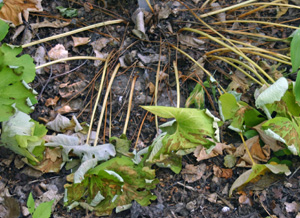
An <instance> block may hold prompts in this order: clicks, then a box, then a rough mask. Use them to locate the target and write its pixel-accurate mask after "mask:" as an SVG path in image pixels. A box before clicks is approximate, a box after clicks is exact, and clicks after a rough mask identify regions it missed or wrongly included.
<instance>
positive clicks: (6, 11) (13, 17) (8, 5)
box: [0, 0, 43, 26]
mask: <svg viewBox="0 0 300 218" xmlns="http://www.w3.org/2000/svg"><path fill="white" fill-rule="evenodd" d="M41 2H42V0H27V1H24V0H3V3H4V4H3V6H2V8H1V10H0V18H1V19H3V20H6V21H11V22H12V23H13V24H14V25H15V26H18V25H20V24H22V23H23V21H22V14H23V17H24V19H25V20H26V21H28V16H29V12H30V11H34V12H38V11H43V8H42V5H41Z"/></svg>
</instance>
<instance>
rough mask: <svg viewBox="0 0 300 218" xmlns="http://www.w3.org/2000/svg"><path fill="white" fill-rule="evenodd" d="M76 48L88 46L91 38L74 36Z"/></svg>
mask: <svg viewBox="0 0 300 218" xmlns="http://www.w3.org/2000/svg"><path fill="white" fill-rule="evenodd" d="M72 39H73V42H74V47H77V46H80V45H86V44H88V43H89V42H90V41H91V39H90V37H74V36H72Z"/></svg>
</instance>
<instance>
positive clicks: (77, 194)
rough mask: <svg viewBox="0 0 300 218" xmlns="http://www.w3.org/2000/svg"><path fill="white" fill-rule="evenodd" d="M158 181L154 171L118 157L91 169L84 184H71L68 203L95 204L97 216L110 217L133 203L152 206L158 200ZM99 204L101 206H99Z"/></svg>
mask: <svg viewBox="0 0 300 218" xmlns="http://www.w3.org/2000/svg"><path fill="white" fill-rule="evenodd" d="M157 182H158V181H157V180H156V179H155V171H154V170H152V169H150V168H147V167H143V166H142V165H141V164H139V165H135V164H134V163H133V161H132V160H131V158H129V157H125V156H122V157H116V158H113V159H110V160H108V161H106V162H104V163H102V164H100V165H98V166H96V167H95V168H93V169H91V170H89V171H88V172H87V173H86V174H85V178H84V179H83V180H82V182H81V183H78V184H69V185H67V186H66V190H67V192H66V198H67V202H66V203H67V204H72V203H73V202H79V205H80V203H81V202H86V203H88V204H89V205H90V206H92V205H91V204H93V206H94V211H95V212H96V215H97V216H102V215H109V214H111V212H112V210H113V209H114V208H116V207H118V206H124V205H128V204H130V203H131V202H132V201H133V200H135V201H137V202H138V203H139V204H141V205H142V206H146V205H148V204H149V203H150V200H155V199H156V196H154V195H152V194H151V192H150V190H151V189H153V188H155V185H156V184H157ZM99 193H100V194H101V196H102V197H101V200H100V201H99V200H98V197H99ZM97 196H98V197H97ZM95 199H97V200H95ZM95 202H99V203H98V204H97V205H95Z"/></svg>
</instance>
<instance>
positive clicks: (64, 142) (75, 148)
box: [45, 134, 116, 162]
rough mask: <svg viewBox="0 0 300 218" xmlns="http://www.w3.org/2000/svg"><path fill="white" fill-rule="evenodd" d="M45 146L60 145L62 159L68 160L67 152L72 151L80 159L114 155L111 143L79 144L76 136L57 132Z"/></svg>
mask: <svg viewBox="0 0 300 218" xmlns="http://www.w3.org/2000/svg"><path fill="white" fill-rule="evenodd" d="M48 140H49V141H48V142H47V143H46V144H45V146H50V147H62V149H63V157H64V161H67V160H69V158H68V154H69V153H70V152H71V151H72V152H73V153H74V154H75V155H77V156H79V157H81V158H82V161H83V162H84V161H86V160H90V159H93V158H96V159H97V160H98V161H102V160H108V159H109V158H110V156H115V155H116V150H115V147H114V146H113V145H112V144H104V145H98V146H90V145H87V144H85V145H79V139H78V137H76V136H68V135H63V134H58V135H57V136H53V137H50V138H48Z"/></svg>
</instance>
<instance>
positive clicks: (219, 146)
mask: <svg viewBox="0 0 300 218" xmlns="http://www.w3.org/2000/svg"><path fill="white" fill-rule="evenodd" d="M226 148H230V146H229V145H226V144H225V143H216V146H215V147H214V148H213V149H212V150H211V151H210V152H209V153H207V152H206V151H207V149H206V148H205V147H203V146H198V147H197V148H196V149H195V151H194V156H195V157H196V158H197V161H201V160H206V159H209V158H212V157H216V156H218V155H222V154H223V150H224V149H226Z"/></svg>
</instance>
